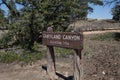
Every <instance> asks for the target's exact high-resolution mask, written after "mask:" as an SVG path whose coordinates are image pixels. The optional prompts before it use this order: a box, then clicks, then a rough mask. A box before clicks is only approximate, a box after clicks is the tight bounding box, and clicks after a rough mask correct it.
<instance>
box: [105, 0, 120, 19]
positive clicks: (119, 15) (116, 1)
mask: <svg viewBox="0 0 120 80" xmlns="http://www.w3.org/2000/svg"><path fill="white" fill-rule="evenodd" d="M104 2H105V4H106V5H111V4H113V5H114V7H113V8H112V9H111V12H112V15H113V20H116V21H119V20H120V0H104Z"/></svg>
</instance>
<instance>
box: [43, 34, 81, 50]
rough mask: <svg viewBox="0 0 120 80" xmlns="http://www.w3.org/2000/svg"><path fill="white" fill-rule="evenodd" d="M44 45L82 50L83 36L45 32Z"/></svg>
mask: <svg viewBox="0 0 120 80" xmlns="http://www.w3.org/2000/svg"><path fill="white" fill-rule="evenodd" d="M42 41H43V44H44V45H48V46H57V47H63V48H71V49H82V43H83V36H82V34H81V33H76V32H44V33H43V40H42Z"/></svg>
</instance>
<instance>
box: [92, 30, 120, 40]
mask: <svg viewBox="0 0 120 80" xmlns="http://www.w3.org/2000/svg"><path fill="white" fill-rule="evenodd" d="M91 40H98V41H104V40H115V41H120V33H117V32H116V33H114V32H113V33H105V34H101V35H97V36H95V37H92V38H91Z"/></svg>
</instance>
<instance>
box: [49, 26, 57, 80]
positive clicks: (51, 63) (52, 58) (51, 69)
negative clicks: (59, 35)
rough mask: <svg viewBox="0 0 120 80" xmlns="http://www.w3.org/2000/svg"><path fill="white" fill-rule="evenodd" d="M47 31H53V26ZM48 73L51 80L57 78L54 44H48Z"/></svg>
mask: <svg viewBox="0 0 120 80" xmlns="http://www.w3.org/2000/svg"><path fill="white" fill-rule="evenodd" d="M47 31H48V32H53V29H52V28H51V27H48V29H47ZM47 73H48V76H49V78H50V80H55V78H56V66H55V55H54V49H53V46H47Z"/></svg>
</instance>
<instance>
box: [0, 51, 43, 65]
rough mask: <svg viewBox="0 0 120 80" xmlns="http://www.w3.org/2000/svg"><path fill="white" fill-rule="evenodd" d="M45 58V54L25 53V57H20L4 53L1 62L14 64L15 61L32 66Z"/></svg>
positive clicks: (1, 55)
mask: <svg viewBox="0 0 120 80" xmlns="http://www.w3.org/2000/svg"><path fill="white" fill-rule="evenodd" d="M43 56H44V54H43V53H38V52H33V53H30V52H24V53H23V55H18V54H16V53H14V52H12V51H11V52H6V53H5V52H3V53H0V62H2V63H13V62H15V61H18V62H22V63H24V64H31V63H32V62H35V61H37V60H41V58H42V57H43Z"/></svg>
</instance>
